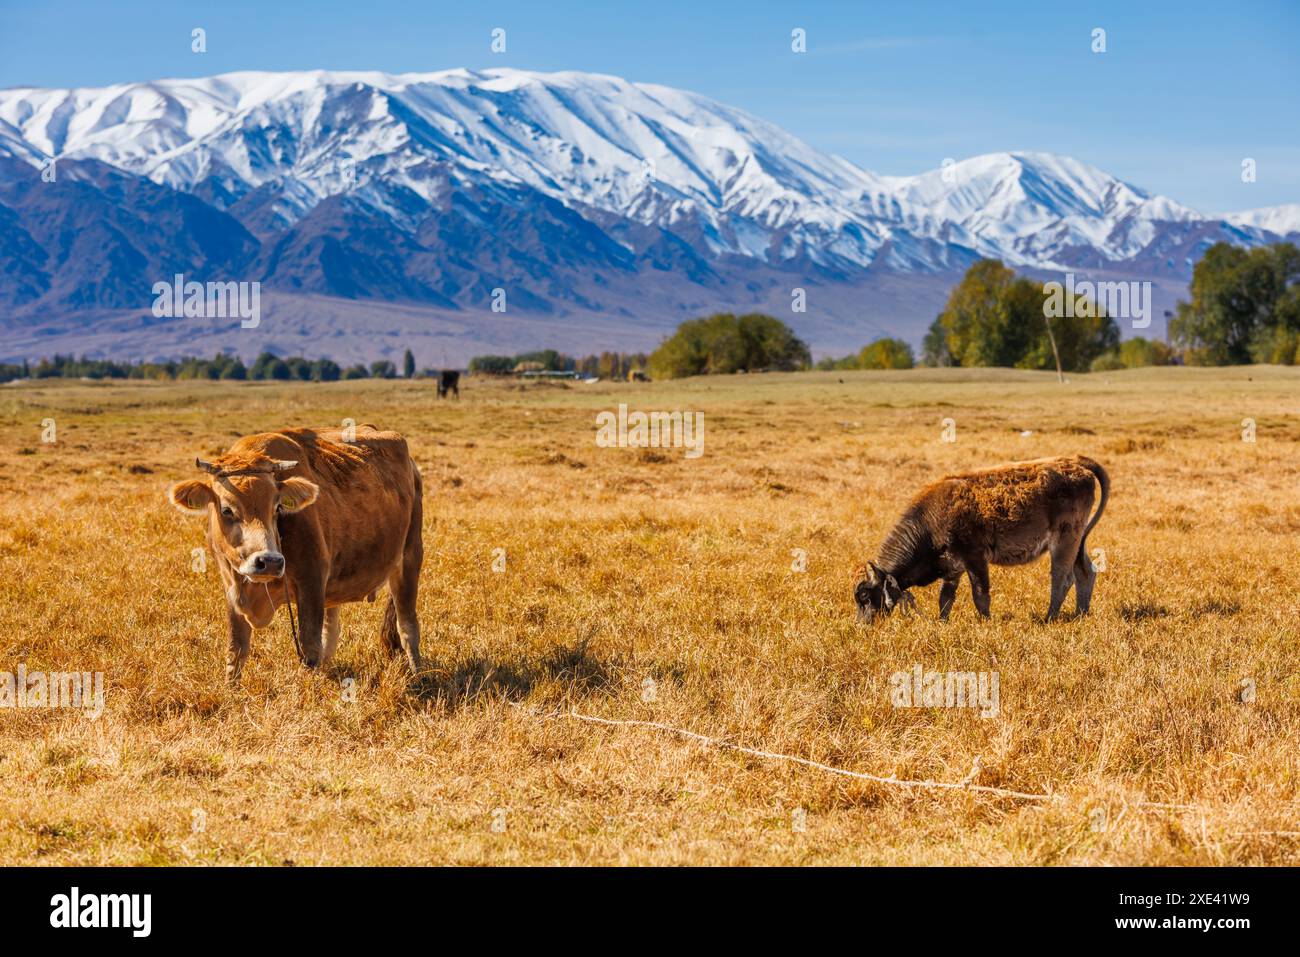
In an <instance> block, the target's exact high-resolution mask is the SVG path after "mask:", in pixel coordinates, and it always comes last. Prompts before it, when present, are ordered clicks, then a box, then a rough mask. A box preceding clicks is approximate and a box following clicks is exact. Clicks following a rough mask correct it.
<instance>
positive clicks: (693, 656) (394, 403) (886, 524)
mask: <svg viewBox="0 0 1300 957" xmlns="http://www.w3.org/2000/svg"><path fill="white" fill-rule="evenodd" d="M462 394H463V398H462V399H461V400H460V401H459V402H458V403H457V402H452V401H444V402H438V401H436V400H435V399H434V394H433V383H432V382H423V381H415V382H403V381H387V382H380V381H364V382H360V383H353V382H340V383H332V384H316V385H312V384H297V385H287V384H286V385H280V384H275V385H271V384H260V383H231V384H227V383H179V384H154V383H135V384H132V383H126V384H122V383H118V384H96V383H62V382H53V383H50V382H45V383H23V384H18V385H12V386H8V387H5V388H4V389H3V390H0V427H2V429H3V432H2V434H3V442H2V443H0V652H2V655H0V671H10V672H13V671H16V669H17V667H18V665H19V664H25V666H26V668H27V669H28V670H29V671H31V670H46V671H71V670H78V671H102V672H103V673H104V681H105V689H106V708H105V710H104V712H103V714H102V716H100V717H99V719H98V720H90V719H88V718H87V717H85V716H84V715H83V714H81V713H78V712H76V711H72V710H53V709H33V708H27V709H3V710H0V863H3V864H14V863H18V864H38V863H49V864H190V863H193V864H209V863H220V864H272V865H278V864H288V863H294V864H299V865H308V864H345V863H351V864H385V863H417V864H423V863H432V864H443V863H455V864H516V863H523V864H554V863H559V864H623V863H627V864H956V863H973V864H1089V863H1092V864H1096V863H1115V864H1284V863H1285V864H1297V863H1300V640H1298V635H1300V625H1298V624H1297V619H1298V617H1300V614H1298V613H1300V602H1298V601H1297V593H1296V583H1297V579H1298V577H1300V561H1298V560H1297V557H1296V547H1297V545H1298V544H1300V491H1298V487H1297V485H1298V483H1297V474H1298V473H1297V468H1298V467H1300V369H1280V368H1269V367H1255V368H1248V369H1247V368H1242V369H1228V370H1212V369H1181V368H1165V369H1147V370H1138V371H1133V372H1125V373H1113V374H1106V375H1089V376H1075V377H1072V378H1071V379H1070V381H1069V382H1068V383H1067V384H1065V385H1060V384H1058V383H1057V382H1056V381H1055V376H1053V375H1043V374H1037V373H1017V372H1009V371H996V370H988V371H960V370H939V371H925V370H916V371H911V372H898V373H863V372H845V373H808V374H790V375H754V376H734V377H727V378H721V377H718V378H703V379H696V380H688V381H682V382H664V383H649V384H637V385H629V384H623V383H600V384H597V385H580V384H558V385H557V384H521V383H516V382H513V381H508V382H501V381H494V382H485V381H483V380H482V379H470V380H467V381H466V383H465V387H464V388H463V389H462ZM620 402H626V403H628V405H629V406H630V407H631V408H632V409H641V410H657V409H668V410H671V409H680V410H690V411H701V412H703V413H704V414H705V451H704V454H703V456H702V457H700V458H697V459H688V458H686V457H685V455H684V454H683V451H682V450H681V449H661V450H631V449H617V448H613V449H607V448H598V447H597V445H596V442H595V416H596V414H597V413H598V412H600V411H602V410H613V409H615V408H617V405H618V403H620ZM349 418H350V419H354V420H355V421H357V422H371V423H375V424H377V425H379V426H381V427H383V428H390V429H396V430H399V431H401V432H403V433H404V434H405V435H406V436H407V437H408V439H409V440H410V442H411V446H412V451H413V454H414V457H415V459H416V461H417V462H418V463H419V465H420V467H421V469H422V470H423V473H424V477H425V523H426V525H425V529H424V535H425V547H426V559H425V565H424V574H423V578H422V586H421V588H422V590H421V594H420V602H419V608H420V617H421V621H422V623H423V628H424V638H423V650H424V655H425V659H426V668H427V673H426V674H423V675H421V676H420V677H418V678H416V679H409V678H408V677H407V676H406V675H405V674H404V672H403V668H402V665H401V662H400V661H399V660H398V659H390V658H388V657H387V656H385V655H384V654H383V652H382V651H381V648H380V640H379V624H380V619H381V615H382V609H383V601H382V600H381V601H380V602H376V603H375V604H363V605H356V606H349V607H348V608H347V609H345V610H344V613H343V638H342V641H341V643H340V648H339V653H338V655H337V657H336V658H335V661H334V662H333V664H332V665H331V666H330V667H328V668H327V669H324V670H322V671H320V672H308V671H307V670H305V669H304V668H303V667H302V666H301V665H299V663H298V662H297V660H296V658H295V656H294V654H293V650H292V647H291V638H290V634H289V631H288V625H287V619H286V617H285V615H284V613H283V611H282V612H281V613H280V615H279V616H277V619H276V621H275V622H274V624H273V626H272V627H271V628H270V629H269V630H267V631H262V632H257V633H255V635H254V638H253V650H252V654H251V656H250V659H249V662H248V664H247V666H246V668H245V671H244V676H243V682H242V685H241V686H240V687H239V688H237V689H234V690H231V689H228V688H227V687H226V686H225V682H224V668H223V662H224V648H225V628H226V625H225V615H224V605H223V599H222V595H221V588H220V585H219V582H218V577H217V573H216V569H215V567H214V565H212V564H211V563H210V562H209V563H208V564H207V566H206V571H205V572H202V573H200V572H196V571H194V570H192V561H193V559H192V551H191V550H192V549H194V548H197V547H199V546H202V545H203V544H204V543H205V537H204V530H203V528H204V523H203V522H202V521H198V520H194V519H192V518H187V517H186V516H184V515H181V514H180V513H178V512H177V511H176V510H175V509H174V508H173V507H172V506H171V505H170V504H169V503H168V502H167V501H166V497H165V496H166V490H167V488H168V486H169V485H170V484H171V483H173V482H175V481H178V480H181V479H185V478H190V477H193V476H194V475H195V472H194V470H193V468H192V465H191V463H192V462H193V460H194V457H195V456H196V455H202V456H205V457H212V456H215V455H216V454H218V453H219V452H221V451H222V450H223V449H225V448H226V447H227V446H228V445H229V444H230V443H231V442H233V441H234V439H235V438H236V437H237V436H241V435H245V434H248V433H253V432H260V431H265V430H270V429H274V428H279V427H285V426H289V425H318V426H326V425H339V424H341V423H342V422H343V420H344V419H349ZM1248 418H1249V419H1252V420H1254V422H1255V424H1256V429H1257V432H1256V441H1255V442H1254V443H1249V442H1246V441H1243V435H1242V432H1243V420H1245V419H1248ZM46 419H53V420H54V425H55V429H56V432H55V436H56V439H57V441H55V442H54V443H48V442H44V441H42V422H43V420H46ZM944 419H952V420H953V422H954V423H955V427H956V441H955V442H952V443H947V442H943V441H941V440H940V439H941V431H942V429H943V426H942V421H943V420H944ZM1024 433H1028V434H1024ZM1059 453H1083V454H1087V455H1090V456H1093V457H1095V458H1096V459H1098V460H1099V461H1101V462H1102V463H1103V464H1104V465H1105V466H1106V467H1107V468H1108V469H1109V472H1110V475H1111V480H1112V483H1113V488H1112V497H1111V501H1110V504H1109V506H1108V508H1107V511H1106V514H1105V517H1104V518H1103V519H1102V520H1101V522H1100V524H1099V525H1098V526H1097V528H1096V530H1095V531H1094V532H1093V533H1092V535H1091V537H1090V539H1089V547H1090V549H1092V550H1096V549H1101V550H1102V551H1104V559H1105V570H1104V571H1103V572H1102V573H1101V574H1100V575H1099V576H1098V582H1097V589H1096V594H1095V597H1094V600H1093V614H1092V615H1091V616H1090V617H1088V618H1086V619H1081V620H1076V619H1073V618H1072V617H1070V616H1067V617H1066V618H1065V620H1062V621H1058V622H1055V623H1052V624H1045V623H1044V622H1043V614H1044V611H1045V609H1046V605H1047V599H1048V574H1047V561H1046V559H1043V560H1040V561H1039V562H1038V563H1036V564H1034V565H1031V566H1028V567H1023V568H1014V569H1007V568H994V569H993V571H992V587H993V621H992V622H989V623H981V622H979V621H978V620H977V619H976V615H975V611H974V608H973V607H972V605H971V601H970V593H969V589H968V587H967V585H966V584H965V583H963V586H962V591H961V595H960V597H959V600H958V604H957V607H956V609H955V611H954V614H953V620H952V621H950V622H948V623H947V624H943V623H940V622H939V621H937V620H936V618H937V601H938V599H937V590H938V586H937V585H935V586H931V587H930V588H928V589H923V590H921V591H920V592H919V594H918V598H919V604H920V608H919V614H918V615H916V616H914V617H901V616H896V617H894V618H891V619H889V620H888V621H886V622H884V623H882V624H878V625H876V626H874V627H872V628H870V629H868V628H866V627H864V626H861V625H859V624H858V623H857V622H856V621H855V620H854V615H853V605H852V602H851V595H850V591H851V577H850V576H851V572H852V569H853V567H854V566H855V565H856V564H858V563H859V562H862V561H865V560H866V559H867V558H869V557H873V556H874V555H875V550H876V549H877V548H878V547H879V544H880V542H881V540H882V538H883V536H884V535H885V533H886V532H887V531H888V530H889V528H890V526H891V524H892V522H893V521H894V519H895V518H896V517H897V515H898V513H899V512H900V510H901V509H902V508H903V506H904V504H905V503H906V501H907V499H908V498H909V497H910V496H911V495H912V494H913V493H914V492H915V491H916V490H917V489H918V488H919V487H920V486H921V485H923V484H924V483H926V482H928V481H931V480H933V479H935V478H937V477H939V476H942V475H944V474H946V473H950V472H954V471H960V470H965V469H968V468H971V467H976V466H982V465H987V464H993V463H997V462H1001V461H1007V460H1014V459H1027V458H1034V457H1039V456H1044V455H1051V454H1059ZM497 549H504V555H505V568H504V571H494V569H493V563H494V557H496V556H499V555H500V553H498V552H496V551H495V550H497ZM796 550H803V551H802V553H800V552H798V551H796ZM800 554H803V555H806V569H805V570H802V571H800V570H797V566H798V564H799V556H800ZM1100 557H1101V556H1098V558H1099V559H1100ZM497 564H498V567H499V566H500V563H499V562H498V563H497ZM1072 607H1073V597H1072V596H1071V598H1070V599H1069V601H1068V602H1067V605H1066V608H1067V609H1072ZM918 664H919V665H921V666H923V667H924V668H925V669H926V670H938V671H976V672H996V673H997V674H998V676H999V680H1000V707H999V711H998V713H997V715H996V716H992V717H981V716H980V715H979V714H978V713H977V712H976V711H973V710H971V709H969V708H931V709H924V708H912V709H901V708H894V707H893V706H892V704H891V695H890V675H891V674H893V673H894V672H896V671H904V670H910V669H912V668H914V667H915V666H916V665H918ZM349 678H350V679H352V681H351V682H349V681H348V680H347V679H349ZM647 679H650V682H647ZM349 689H350V691H349ZM1252 690H1253V694H1252V693H1251V692H1252ZM349 699H351V700H349ZM646 699H651V700H646ZM1243 699H1244V700H1243ZM573 711H577V712H580V713H582V714H585V715H591V716H596V717H604V718H616V719H635V720H642V721H652V722H659V723H663V724H667V725H671V726H673V727H676V728H682V729H687V730H691V731H695V732H698V733H701V734H704V735H708V736H711V737H714V738H718V739H722V740H725V741H728V742H733V743H735V744H739V745H743V746H746V747H750V748H755V749H761V750H766V751H772V752H779V753H782V754H787V755H792V756H796V757H800V758H806V759H810V760H813V761H818V762H823V763H825V764H829V765H833V766H836V767H839V768H844V769H847V770H850V771H856V772H866V773H869V774H874V775H878V776H883V777H888V776H891V775H894V776H897V777H898V778H900V779H924V780H932V781H939V782H961V781H962V780H963V779H965V778H967V776H968V772H969V771H970V770H971V768H972V765H973V763H974V762H975V759H976V758H978V759H979V763H980V770H979V772H978V774H977V775H976V776H975V778H974V783H976V784H978V785H982V786H990V787H1000V788H1007V789H1012V790H1015V791H1023V792H1030V793H1033V794H1040V795H1050V796H1051V797H1050V799H1047V800H1036V801H1034V800H1025V799H1020V798H1014V797H1008V796H1002V795H999V794H994V793H989V792H983V791H976V790H969V789H967V790H951V789H949V790H941V789H931V788H908V787H903V786H899V785H896V784H880V783H875V782H872V781H869V780H864V779H860V778H853V777H846V776H840V775H836V774H833V773H830V772H828V771H824V770H818V769H815V768H811V767H807V766H800V765H797V764H793V763H789V762H783V761H779V760H773V759H769V758H764V757H757V756H752V755H747V754H743V753H738V752H736V751H734V750H725V749H720V748H718V747H713V746H710V745H709V744H707V743H703V742H700V741H697V740H692V739H689V738H684V737H682V736H678V735H675V734H672V733H669V732H665V731H662V730H656V729H654V728H650V727H645V726H635V725H634V726H610V725H600V724H593V723H588V722H584V721H580V720H577V719H575V718H573V717H571V716H569V715H570V712H573Z"/></svg>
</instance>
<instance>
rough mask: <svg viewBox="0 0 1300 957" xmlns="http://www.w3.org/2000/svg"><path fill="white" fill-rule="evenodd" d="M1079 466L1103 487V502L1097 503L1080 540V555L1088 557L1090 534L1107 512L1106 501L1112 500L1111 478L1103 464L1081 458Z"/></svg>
mask: <svg viewBox="0 0 1300 957" xmlns="http://www.w3.org/2000/svg"><path fill="white" fill-rule="evenodd" d="M1079 464H1080V465H1082V466H1083V467H1084V468H1086V469H1087V470H1088V471H1089V472H1091V473H1092V474H1093V475H1095V476H1096V477H1097V484H1098V485H1100V486H1101V501H1100V502H1098V503H1097V511H1096V512H1094V513H1093V516H1092V518H1091V519H1090V520H1089V522H1088V527H1087V528H1085V529H1084V530H1083V537H1082V538H1080V539H1079V554H1080V555H1082V556H1084V557H1087V554H1088V533H1089V532H1091V531H1092V528H1093V526H1094V525H1096V524H1097V522H1098V521H1100V520H1101V513H1102V512H1104V511H1106V499H1108V498H1110V476H1109V475H1107V474H1106V470H1105V469H1104V468H1102V467H1101V464H1100V463H1098V462H1094V461H1093V460H1092V459H1090V458H1086V457H1083V456H1080V457H1079Z"/></svg>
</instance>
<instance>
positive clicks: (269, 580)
mask: <svg viewBox="0 0 1300 957" xmlns="http://www.w3.org/2000/svg"><path fill="white" fill-rule="evenodd" d="M195 464H196V465H197V466H198V467H199V469H201V470H202V471H204V472H207V473H208V474H209V475H211V476H212V479H211V481H210V482H209V481H207V480H203V479H192V480H190V481H187V482H180V483H178V484H177V485H174V486H172V489H171V500H172V503H173V504H174V505H175V506H176V507H177V508H179V509H180V510H181V511H183V512H187V513H190V514H195V515H205V514H206V515H207V516H208V543H209V545H210V546H211V548H212V553H213V554H214V555H215V556H216V561H217V568H218V569H219V571H220V573H221V581H222V583H223V584H224V586H225V593H226V604H227V607H228V612H229V619H230V646H229V650H228V652H227V656H226V675H227V677H228V678H229V679H230V681H231V682H236V681H238V680H239V674H240V671H241V670H242V669H243V666H244V660H245V658H247V656H248V646H249V640H250V638H251V636H252V629H253V628H265V627H266V626H267V625H269V624H270V623H271V618H272V617H273V616H274V615H275V610H276V609H277V608H278V607H280V606H281V605H283V604H285V602H286V600H290V601H292V602H293V603H294V604H296V605H297V607H298V619H299V626H300V632H299V633H300V636H301V637H300V638H299V641H298V654H299V657H300V658H301V659H302V661H303V663H304V664H305V665H307V667H309V668H315V667H317V666H318V665H321V664H324V663H326V662H328V661H329V660H330V658H331V657H332V656H333V654H334V649H335V646H336V644H337V642H338V638H339V606H340V605H343V604H346V603H348V602H354V601H361V600H362V599H368V600H370V601H373V600H374V597H375V592H376V591H378V590H379V589H380V588H381V587H383V586H384V585H385V584H386V585H388V592H389V594H388V606H387V608H386V610H385V614H384V625H383V638H384V641H385V644H386V645H387V647H388V648H389V650H391V651H396V650H397V649H398V648H399V647H400V648H402V649H404V650H405V652H406V658H407V662H408V664H409V665H410V667H411V670H412V672H418V671H419V668H420V623H419V621H417V619H416V616H415V599H416V592H417V590H418V588H419V583H420V565H421V564H422V562H423V561H424V545H423V539H422V535H421V531H422V530H421V525H422V520H423V502H422V495H423V492H422V486H421V482H420V471H419V469H418V468H416V466H415V463H414V462H413V461H411V456H410V452H409V451H408V450H407V447H406V440H405V439H404V438H402V436H401V435H399V434H398V433H396V432H380V431H378V430H376V429H375V428H374V427H373V426H369V425H363V426H359V427H356V428H355V429H349V430H347V432H344V431H343V430H339V429H287V430H285V431H283V432H263V433H261V434H260V435H250V436H248V437H246V438H243V439H240V440H239V441H238V442H236V443H235V444H234V445H232V446H231V447H230V450H229V451H227V452H226V453H225V454H224V455H222V456H221V457H220V458H218V459H217V460H216V461H215V462H202V461H199V460H195ZM290 611H291V612H292V607H291V608H290ZM322 630H323V632H324V641H323V643H322Z"/></svg>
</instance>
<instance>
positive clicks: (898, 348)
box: [857, 339, 916, 369]
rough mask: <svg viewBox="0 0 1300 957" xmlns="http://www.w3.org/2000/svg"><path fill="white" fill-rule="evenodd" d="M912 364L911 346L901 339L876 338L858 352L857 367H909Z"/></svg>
mask: <svg viewBox="0 0 1300 957" xmlns="http://www.w3.org/2000/svg"><path fill="white" fill-rule="evenodd" d="M914 365H916V357H915V355H914V354H913V353H912V347H911V346H910V345H908V344H907V343H906V342H904V341H903V340H902V339H877V340H876V341H875V342H872V343H870V344H869V345H866V346H864V347H863V348H862V351H861V352H859V353H858V364H857V367H858V368H859V369H910V368H912V366H914Z"/></svg>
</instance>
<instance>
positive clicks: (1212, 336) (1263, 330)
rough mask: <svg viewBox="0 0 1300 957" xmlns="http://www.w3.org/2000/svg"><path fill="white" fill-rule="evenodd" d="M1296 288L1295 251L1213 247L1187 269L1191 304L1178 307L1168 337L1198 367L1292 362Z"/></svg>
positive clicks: (1297, 323) (1299, 305)
mask: <svg viewBox="0 0 1300 957" xmlns="http://www.w3.org/2000/svg"><path fill="white" fill-rule="evenodd" d="M1297 284H1300V249H1297V248H1296V246H1295V244H1294V243H1277V244H1275V245H1272V246H1260V247H1258V248H1256V249H1251V250H1245V249H1242V248H1240V247H1238V246H1232V245H1229V244H1228V243H1215V244H1214V245H1213V246H1211V247H1210V248H1209V249H1208V250H1206V252H1205V255H1204V256H1202V257H1201V259H1200V261H1199V262H1197V264H1196V265H1195V266H1194V267H1193V269H1192V283H1191V288H1190V293H1191V300H1190V301H1188V302H1179V303H1178V308H1177V313H1176V315H1175V316H1174V318H1173V319H1172V320H1171V321H1170V323H1169V334H1170V337H1171V338H1172V339H1173V341H1174V342H1175V343H1177V344H1178V345H1180V346H1183V347H1184V348H1186V349H1187V358H1188V360H1189V361H1190V362H1193V363H1197V364H1200V365H1229V364H1240V363H1247V362H1251V361H1258V362H1285V361H1291V362H1294V361H1295V344H1297V343H1300V291H1298V290H1297ZM1288 357H1289V358H1288Z"/></svg>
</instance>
